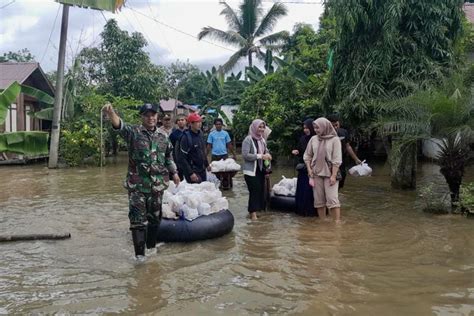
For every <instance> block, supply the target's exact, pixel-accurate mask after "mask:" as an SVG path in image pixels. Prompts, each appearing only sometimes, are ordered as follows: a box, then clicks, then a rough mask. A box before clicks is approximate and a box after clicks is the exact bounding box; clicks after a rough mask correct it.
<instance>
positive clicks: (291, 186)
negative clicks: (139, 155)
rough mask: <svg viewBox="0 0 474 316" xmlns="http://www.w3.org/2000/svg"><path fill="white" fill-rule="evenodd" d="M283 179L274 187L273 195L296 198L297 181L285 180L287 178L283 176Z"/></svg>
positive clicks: (292, 179)
mask: <svg viewBox="0 0 474 316" xmlns="http://www.w3.org/2000/svg"><path fill="white" fill-rule="evenodd" d="M282 178H283V179H281V180H280V182H278V183H277V184H275V185H274V186H273V188H272V191H273V193H274V194H276V195H285V196H295V195H296V183H297V179H296V178H291V179H290V178H285V176H282Z"/></svg>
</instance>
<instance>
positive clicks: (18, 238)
mask: <svg viewBox="0 0 474 316" xmlns="http://www.w3.org/2000/svg"><path fill="white" fill-rule="evenodd" d="M68 238H71V234H69V233H67V234H30V235H7V236H0V242H8V241H25V240H44V239H68Z"/></svg>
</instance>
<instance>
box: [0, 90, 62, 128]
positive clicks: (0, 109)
mask: <svg viewBox="0 0 474 316" xmlns="http://www.w3.org/2000/svg"><path fill="white" fill-rule="evenodd" d="M20 93H24V94H27V95H29V96H32V97H34V98H36V99H37V100H38V101H40V102H43V103H46V104H54V98H53V97H52V96H50V95H49V94H47V93H46V92H43V91H41V90H38V89H36V88H33V87H30V86H25V85H21V84H19V83H18V82H17V81H14V82H13V83H12V84H11V85H10V86H9V87H8V88H6V89H5V90H3V91H2V92H1V93H0V125H1V124H4V123H5V118H6V117H7V113H8V108H9V107H10V105H11V104H12V103H13V102H14V101H15V100H16V98H17V97H18V95H19V94H20Z"/></svg>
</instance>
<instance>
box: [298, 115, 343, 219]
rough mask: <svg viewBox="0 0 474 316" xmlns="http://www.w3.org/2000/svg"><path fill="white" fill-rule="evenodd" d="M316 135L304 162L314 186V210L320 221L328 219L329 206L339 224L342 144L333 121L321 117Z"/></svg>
mask: <svg viewBox="0 0 474 316" xmlns="http://www.w3.org/2000/svg"><path fill="white" fill-rule="evenodd" d="M313 127H314V131H315V132H316V136H313V137H312V138H311V140H310V141H309V143H308V146H307V147H306V151H305V153H304V156H303V160H304V162H305V163H306V167H307V169H308V176H309V178H310V180H309V181H310V184H312V185H313V192H314V207H316V209H317V211H318V216H319V218H320V219H325V218H326V207H327V208H328V209H329V213H330V214H331V216H332V217H333V219H334V220H335V221H336V222H340V220H341V204H340V202H339V196H338V182H339V177H338V175H340V172H339V166H340V165H341V163H342V150H341V141H340V140H339V137H337V133H336V130H335V129H334V127H333V126H332V125H331V122H329V120H327V119H325V118H322V117H321V118H318V119H317V120H315V121H314V122H313Z"/></svg>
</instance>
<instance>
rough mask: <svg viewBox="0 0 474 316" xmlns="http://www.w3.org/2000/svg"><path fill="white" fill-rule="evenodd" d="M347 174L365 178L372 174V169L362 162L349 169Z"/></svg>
mask: <svg viewBox="0 0 474 316" xmlns="http://www.w3.org/2000/svg"><path fill="white" fill-rule="evenodd" d="M349 174H350V175H351V176H354V177H367V176H370V175H371V174H372V168H370V167H369V165H368V164H366V163H365V160H364V161H362V162H361V163H360V164H358V165H356V166H354V167H352V168H350V169H349Z"/></svg>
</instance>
